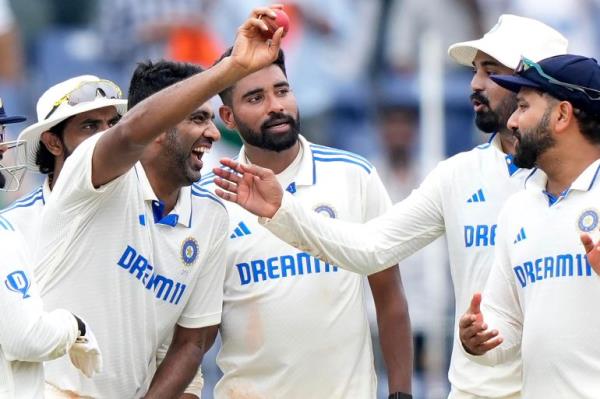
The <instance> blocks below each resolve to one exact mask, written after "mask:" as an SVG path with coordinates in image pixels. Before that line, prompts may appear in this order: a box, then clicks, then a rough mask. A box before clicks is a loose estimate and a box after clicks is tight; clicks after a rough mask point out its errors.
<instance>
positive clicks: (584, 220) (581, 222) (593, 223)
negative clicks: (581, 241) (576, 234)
mask: <svg viewBox="0 0 600 399" xmlns="http://www.w3.org/2000/svg"><path fill="white" fill-rule="evenodd" d="M598 221H599V217H598V211H596V210H595V209H586V210H585V211H583V212H582V213H581V215H579V217H578V218H577V228H578V229H579V231H581V232H583V233H589V232H591V231H593V230H595V229H596V228H597V227H598Z"/></svg>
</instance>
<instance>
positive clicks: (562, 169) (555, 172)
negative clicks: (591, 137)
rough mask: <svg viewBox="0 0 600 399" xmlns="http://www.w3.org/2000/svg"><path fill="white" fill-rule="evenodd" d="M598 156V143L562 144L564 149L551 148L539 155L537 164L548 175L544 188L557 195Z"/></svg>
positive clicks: (599, 148)
mask: <svg viewBox="0 0 600 399" xmlns="http://www.w3.org/2000/svg"><path fill="white" fill-rule="evenodd" d="M599 158H600V146H599V145H590V144H589V143H583V145H577V146H572V145H568V146H564V149H560V148H552V149H550V150H548V151H546V152H545V153H544V154H542V155H541V156H540V157H539V159H538V162H537V164H538V166H539V168H540V169H542V170H543V171H544V172H545V173H546V175H548V182H547V184H546V190H547V191H548V192H549V193H550V194H552V195H556V196H558V195H560V193H562V192H564V191H565V190H566V189H568V188H569V187H570V186H571V184H573V182H574V181H575V179H577V177H579V175H581V173H583V171H584V170H585V169H587V167H588V166H590V165H591V164H592V163H594V162H595V161H596V160H597V159H599Z"/></svg>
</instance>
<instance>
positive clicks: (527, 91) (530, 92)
mask: <svg viewBox="0 0 600 399" xmlns="http://www.w3.org/2000/svg"><path fill="white" fill-rule="evenodd" d="M517 100H520V101H527V102H529V103H535V102H540V101H544V96H543V95H542V92H540V91H539V90H536V89H533V88H531V87H521V90H519V92H518V93H517Z"/></svg>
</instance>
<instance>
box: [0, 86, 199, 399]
mask: <svg viewBox="0 0 600 399" xmlns="http://www.w3.org/2000/svg"><path fill="white" fill-rule="evenodd" d="M73 90H82V91H83V92H85V91H87V92H89V93H92V95H90V97H89V100H88V101H80V102H79V103H77V104H74V105H73V106H72V107H69V108H68V109H65V110H63V112H62V113H61V114H60V115H56V116H55V117H52V115H50V117H49V118H46V114H45V113H44V112H42V113H41V114H38V122H37V123H35V124H33V125H31V126H29V127H27V128H26V129H24V130H23V131H22V132H21V134H20V135H19V137H18V142H24V143H27V148H28V149H29V151H28V152H27V157H26V164H27V166H28V168H29V169H30V170H36V171H39V172H40V173H42V174H44V175H46V178H45V179H44V182H43V183H42V185H41V186H40V187H38V188H37V189H35V190H33V191H32V192H31V193H29V194H27V195H25V196H24V197H22V198H20V199H18V200H16V201H15V202H13V203H12V204H11V205H10V206H8V207H7V208H6V209H4V210H2V211H0V215H2V217H4V218H5V219H6V220H8V222H10V223H11V224H12V225H13V226H14V227H15V228H16V229H17V230H19V231H20V232H21V233H22V235H23V237H24V238H25V241H26V242H29V243H34V242H36V240H37V238H38V235H39V234H40V232H39V221H40V220H41V217H42V211H43V209H44V205H45V204H46V201H48V199H49V198H50V194H51V192H52V188H53V187H54V184H55V183H56V181H57V180H58V178H59V176H60V171H61V170H62V166H63V165H64V163H65V160H66V159H67V157H68V156H69V155H71V154H72V153H73V151H75V149H76V148H77V147H78V146H79V144H81V143H82V142H83V141H84V140H85V139H87V138H89V137H91V136H93V135H95V134H97V133H99V132H102V131H104V130H106V129H108V128H110V127H112V126H114V125H115V124H116V123H117V122H118V121H119V120H120V118H121V117H122V116H123V114H124V113H125V112H126V110H127V100H125V99H123V98H122V92H121V89H120V87H118V86H117V85H116V84H115V83H113V82H111V81H109V80H106V79H101V78H99V77H97V76H93V75H82V76H77V77H74V78H71V79H68V80H66V81H64V82H60V83H58V84H56V85H54V86H52V87H50V88H49V89H48V90H46V91H45V92H44V94H42V96H41V97H40V98H39V100H38V103H37V107H38V109H40V110H42V111H43V110H45V109H46V108H47V107H48V105H47V104H49V103H53V102H54V99H55V98H63V97H64V96H66V95H68V94H69V93H71V92H72V91H73ZM97 91H98V92H99V91H101V92H102V93H104V94H105V95H106V96H103V95H98V96H96V92H97ZM168 342H170V340H168ZM166 349H168V345H166V346H164V345H163V347H162V348H161V349H160V350H159V352H158V358H157V362H158V363H160V361H161V359H162V358H164V355H165V354H166ZM201 381H202V375H201V373H200V371H199V372H198V375H197V376H196V377H195V381H194V383H193V384H190V386H188V388H187V389H186V392H188V391H189V393H192V394H194V395H197V396H200V391H201V389H202V388H201V387H202V383H201Z"/></svg>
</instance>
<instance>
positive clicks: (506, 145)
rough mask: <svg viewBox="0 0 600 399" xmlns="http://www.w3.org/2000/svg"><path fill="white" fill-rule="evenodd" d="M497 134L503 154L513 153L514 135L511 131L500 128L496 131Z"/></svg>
mask: <svg viewBox="0 0 600 399" xmlns="http://www.w3.org/2000/svg"><path fill="white" fill-rule="evenodd" d="M498 135H499V136H500V145H501V146H502V152H504V153H505V154H513V155H514V153H515V142H516V140H515V136H514V135H513V132H512V131H511V130H508V129H500V130H499V131H498Z"/></svg>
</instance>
